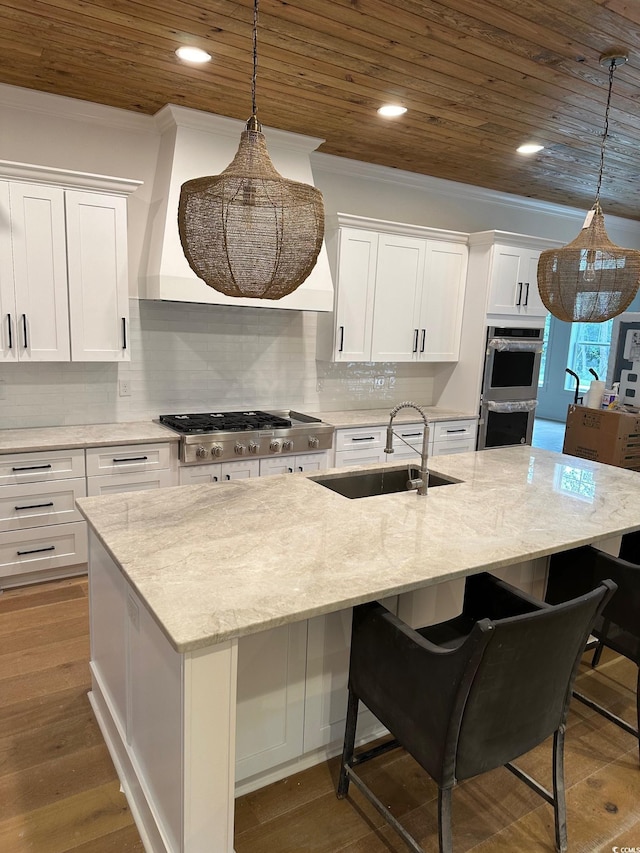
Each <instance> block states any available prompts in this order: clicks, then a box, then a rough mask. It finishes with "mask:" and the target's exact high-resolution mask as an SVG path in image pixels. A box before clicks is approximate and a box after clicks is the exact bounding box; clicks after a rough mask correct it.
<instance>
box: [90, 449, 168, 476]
mask: <svg viewBox="0 0 640 853" xmlns="http://www.w3.org/2000/svg"><path fill="white" fill-rule="evenodd" d="M170 467H171V445H170V444H120V445H114V446H112V447H89V448H88V449H87V477H96V476H100V475H102V474H117V473H120V472H126V473H133V472H136V471H149V470H153V469H161V468H170Z"/></svg>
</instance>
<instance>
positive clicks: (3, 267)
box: [0, 181, 18, 361]
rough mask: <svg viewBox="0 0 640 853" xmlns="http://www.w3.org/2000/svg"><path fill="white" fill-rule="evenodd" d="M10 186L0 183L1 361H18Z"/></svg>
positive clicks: (3, 182)
mask: <svg viewBox="0 0 640 853" xmlns="http://www.w3.org/2000/svg"><path fill="white" fill-rule="evenodd" d="M10 222H11V214H10V209H9V184H8V182H7V181H0V361H17V360H18V339H17V337H16V293H15V287H14V284H13V256H12V253H11V227H10Z"/></svg>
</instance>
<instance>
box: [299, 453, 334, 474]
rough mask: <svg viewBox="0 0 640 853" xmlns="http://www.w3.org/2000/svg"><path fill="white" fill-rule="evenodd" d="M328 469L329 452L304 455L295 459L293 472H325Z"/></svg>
mask: <svg viewBox="0 0 640 853" xmlns="http://www.w3.org/2000/svg"><path fill="white" fill-rule="evenodd" d="M328 467H329V451H328V450H327V451H325V452H324V453H304V454H302V455H301V456H296V458H295V468H294V470H295V471H326V469H327V468H328Z"/></svg>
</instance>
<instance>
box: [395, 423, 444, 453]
mask: <svg viewBox="0 0 640 853" xmlns="http://www.w3.org/2000/svg"><path fill="white" fill-rule="evenodd" d="M430 430H431V432H433V427H430ZM393 431H394V433H395V435H394V437H393V447H394V449H398V450H399V449H400V448H401V447H403V446H406V445H404V444H403V442H405V441H406V442H407V444H411V445H417V446H418V447H422V437H423V435H424V424H423V423H422V422H421V423H419V424H395V423H394V425H393ZM431 432H430V434H429V438H431ZM398 436H399V437H400V438H401V439H402V441H400V440H399V438H398ZM385 439H386V430H385Z"/></svg>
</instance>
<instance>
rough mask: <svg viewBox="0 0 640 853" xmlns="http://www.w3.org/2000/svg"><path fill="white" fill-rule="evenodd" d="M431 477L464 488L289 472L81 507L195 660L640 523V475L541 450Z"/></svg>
mask: <svg viewBox="0 0 640 853" xmlns="http://www.w3.org/2000/svg"><path fill="white" fill-rule="evenodd" d="M379 467H380V468H385V469H394V468H399V467H402V466H399V465H398V464H397V463H387V464H385V465H381V466H379ZM430 468H431V469H432V470H433V471H434V472H436V473H439V474H442V475H443V476H445V477H449V478H452V479H454V480H457V481H460V482H457V483H455V484H454V485H447V486H444V487H440V488H432V489H430V490H429V494H428V495H427V496H426V497H422V496H418V495H417V494H416V493H415V492H403V493H399V494H391V495H381V496H376V497H370V498H364V499H360V500H348V499H347V498H344V497H342V496H341V495H339V494H336V493H334V492H333V491H331V490H329V489H326V488H324V487H323V486H321V485H319V484H318V483H315V482H314V481H313V477H314V476H315V477H317V476H318V475H317V473H316V474H314V475H306V474H285V475H279V476H273V477H263V478H258V479H255V480H235V481H231V482H228V483H220V484H206V485H195V486H183V487H179V488H168V489H160V490H157V491H147V492H137V493H136V492H134V493H128V494H118V495H114V496H109V497H100V498H83V499H81V500H79V501H78V505H79V507H80V509H81V512H82V513H83V515H84V516H85V517H86V518H87V520H88V521H89V523H90V525H91V526H92V528H93V529H94V530H95V531H96V533H97V535H98V537H99V539H100V540H101V541H102V542H103V544H104V545H105V546H106V548H107V549H108V551H109V552H110V553H111V555H112V556H113V558H114V559H115V561H116V563H117V564H118V565H119V566H120V568H121V569H122V571H123V572H124V574H125V576H126V577H127V578H128V579H129V581H130V582H131V583H132V585H133V586H134V587H135V588H136V590H137V591H138V593H139V594H140V596H141V597H142V600H143V601H144V602H145V603H146V605H147V606H148V607H149V609H150V611H151V612H152V613H153V614H154V615H155V618H156V620H157V621H158V623H159V624H160V626H161V627H162V629H163V630H164V632H165V633H166V635H167V637H168V638H169V640H170V642H171V643H172V644H173V646H174V647H175V648H176V649H177V650H178V651H180V652H185V651H189V650H193V649H197V648H204V647H207V646H210V645H212V644H215V643H217V642H221V641H223V640H226V639H229V638H233V637H239V636H243V635H245V634H251V633H255V632H258V631H261V630H265V629H267V628H271V627H275V626H278V625H282V624H285V623H288V622H295V621H299V620H302V619H306V618H309V617H312V616H316V615H319V614H323V613H329V612H332V611H335V610H340V609H342V608H345V607H349V606H352V605H354V604H358V603H361V602H364V601H369V600H373V599H376V598H381V597H383V596H387V595H394V594H397V593H401V592H408V591H411V590H414V589H417V588H419V587H422V586H427V585H430V584H434V583H438V582H441V581H443V580H451V579H454V578H457V577H462V576H464V575H467V574H471V573H474V572H479V571H482V570H485V569H488V570H491V569H492V568H498V567H501V566H506V565H511V564H514V563H518V562H521V561H523V560H526V559H533V558H536V557H543V556H546V555H548V554H551V553H553V552H556V551H560V550H563V549H566V548H570V547H574V546H578V545H582V544H586V543H589V542H594V541H597V540H598V539H602V538H605V537H607V536H613V535H616V534H620V533H624V532H627V531H629V530H633V529H638V528H640V480H639V479H638V476H639V475H638V474H637V473H635V472H631V471H626V470H623V469H621V468H614V467H612V466H608V465H600V464H598V463H594V462H588V461H586V460H582V459H577V458H575V457H571V456H566V455H563V454H559V453H553V452H551V451H546V450H539V449H536V448H531V447H528V446H525V447H512V448H501V449H494V450H484V451H481V452H478V453H462V454H455V455H452V456H439V457H436V458H434V459H432V460H430ZM330 474H331V475H332V476H343V475H344V474H345V470H344V469H334V470H333V471H332V472H330Z"/></svg>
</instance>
